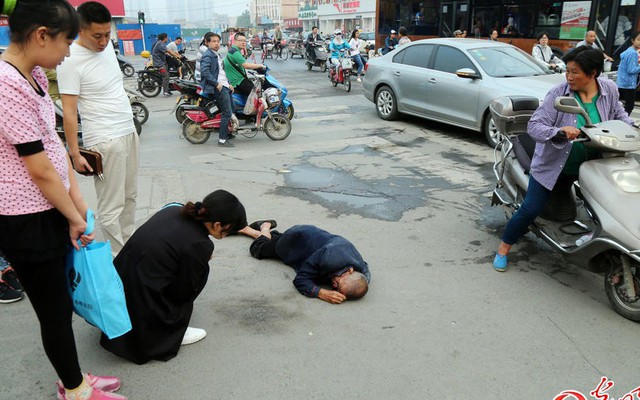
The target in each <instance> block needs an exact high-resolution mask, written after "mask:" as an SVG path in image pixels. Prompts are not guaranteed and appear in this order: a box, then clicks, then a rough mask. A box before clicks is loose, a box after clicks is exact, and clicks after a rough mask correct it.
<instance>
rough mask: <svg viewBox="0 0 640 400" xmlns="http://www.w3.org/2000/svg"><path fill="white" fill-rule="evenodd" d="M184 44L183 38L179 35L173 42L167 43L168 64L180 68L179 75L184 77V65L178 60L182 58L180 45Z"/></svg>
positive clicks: (175, 68)
mask: <svg viewBox="0 0 640 400" xmlns="http://www.w3.org/2000/svg"><path fill="white" fill-rule="evenodd" d="M181 44H182V38H181V37H180V36H178V37H177V38H176V39H175V40H174V41H173V42H169V43H168V44H167V54H166V57H167V65H168V66H169V68H171V69H173V70H178V76H180V79H182V67H181V66H180V63H179V62H178V60H180V59H182V54H180V52H179V50H178V47H179V46H180V45H181Z"/></svg>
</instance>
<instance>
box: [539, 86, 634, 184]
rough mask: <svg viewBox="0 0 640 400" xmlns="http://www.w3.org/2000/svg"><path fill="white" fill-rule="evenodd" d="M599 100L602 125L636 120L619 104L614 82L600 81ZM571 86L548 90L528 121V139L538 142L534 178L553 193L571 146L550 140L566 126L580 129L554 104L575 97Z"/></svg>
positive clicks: (563, 141)
mask: <svg viewBox="0 0 640 400" xmlns="http://www.w3.org/2000/svg"><path fill="white" fill-rule="evenodd" d="M597 83H598V86H599V87H600V97H598V100H597V102H596V107H597V108H598V113H600V118H601V119H602V121H609V120H612V119H619V120H622V121H624V122H626V123H628V124H629V125H631V124H633V122H634V121H633V120H632V119H631V118H629V116H628V115H627V113H626V112H625V111H624V108H623V107H622V104H621V103H620V101H619V100H618V87H617V86H616V84H615V82H613V81H611V80H609V79H606V78H598V79H597ZM574 93H575V92H573V91H572V90H570V89H569V84H568V83H567V82H563V83H561V84H559V85H557V86H556V87H554V88H552V89H551V90H549V93H547V96H546V97H545V98H544V102H543V103H542V104H541V105H540V107H538V109H537V110H536V111H535V112H534V113H533V116H532V117H531V120H530V121H529V125H528V131H529V135H531V137H532V138H533V140H535V141H536V150H535V152H534V154H533V160H531V170H530V174H531V176H532V177H533V178H534V179H535V180H536V181H538V183H540V184H541V185H542V186H544V187H545V188H547V189H549V190H552V189H553V186H554V185H555V184H556V181H557V180H558V176H560V173H561V172H562V168H564V164H565V163H566V162H567V159H568V158H569V153H570V152H571V146H572V143H571V142H570V141H568V140H551V139H552V138H553V137H554V136H555V135H556V133H558V131H559V130H560V129H559V128H562V127H564V126H577V119H576V115H574V114H567V113H563V112H560V111H557V110H556V109H555V108H553V102H554V100H555V98H556V97H558V96H572V97H573V96H574Z"/></svg>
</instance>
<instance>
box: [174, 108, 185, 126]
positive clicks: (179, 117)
mask: <svg viewBox="0 0 640 400" xmlns="http://www.w3.org/2000/svg"><path fill="white" fill-rule="evenodd" d="M182 106H183V104H180V105H179V106H178V107H177V108H176V121H178V123H179V124H180V125H182V124H183V123H184V121H185V120H186V119H187V114H185V112H184V108H182Z"/></svg>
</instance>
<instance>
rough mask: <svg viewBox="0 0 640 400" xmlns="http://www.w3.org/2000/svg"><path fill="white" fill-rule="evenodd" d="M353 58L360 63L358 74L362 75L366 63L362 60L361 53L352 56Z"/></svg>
mask: <svg viewBox="0 0 640 400" xmlns="http://www.w3.org/2000/svg"><path fill="white" fill-rule="evenodd" d="M351 58H352V59H353V62H355V63H356V64H357V65H358V72H357V74H358V76H360V75H361V74H362V69H363V68H364V63H363V62H362V57H361V56H360V54H356V55H355V56H351Z"/></svg>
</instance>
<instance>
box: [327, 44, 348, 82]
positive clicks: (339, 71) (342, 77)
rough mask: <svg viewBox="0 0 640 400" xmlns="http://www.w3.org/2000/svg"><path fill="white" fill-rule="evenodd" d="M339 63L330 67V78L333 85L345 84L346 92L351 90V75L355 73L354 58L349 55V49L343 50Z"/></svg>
mask: <svg viewBox="0 0 640 400" xmlns="http://www.w3.org/2000/svg"><path fill="white" fill-rule="evenodd" d="M337 61H338V63H337V64H331V66H330V67H329V80H330V81H331V84H332V85H333V87H336V86H338V84H339V83H340V84H342V85H344V90H345V91H346V92H350V91H351V75H353V59H352V58H351V56H350V55H349V51H348V50H347V51H341V52H340V57H338V60H337Z"/></svg>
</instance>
